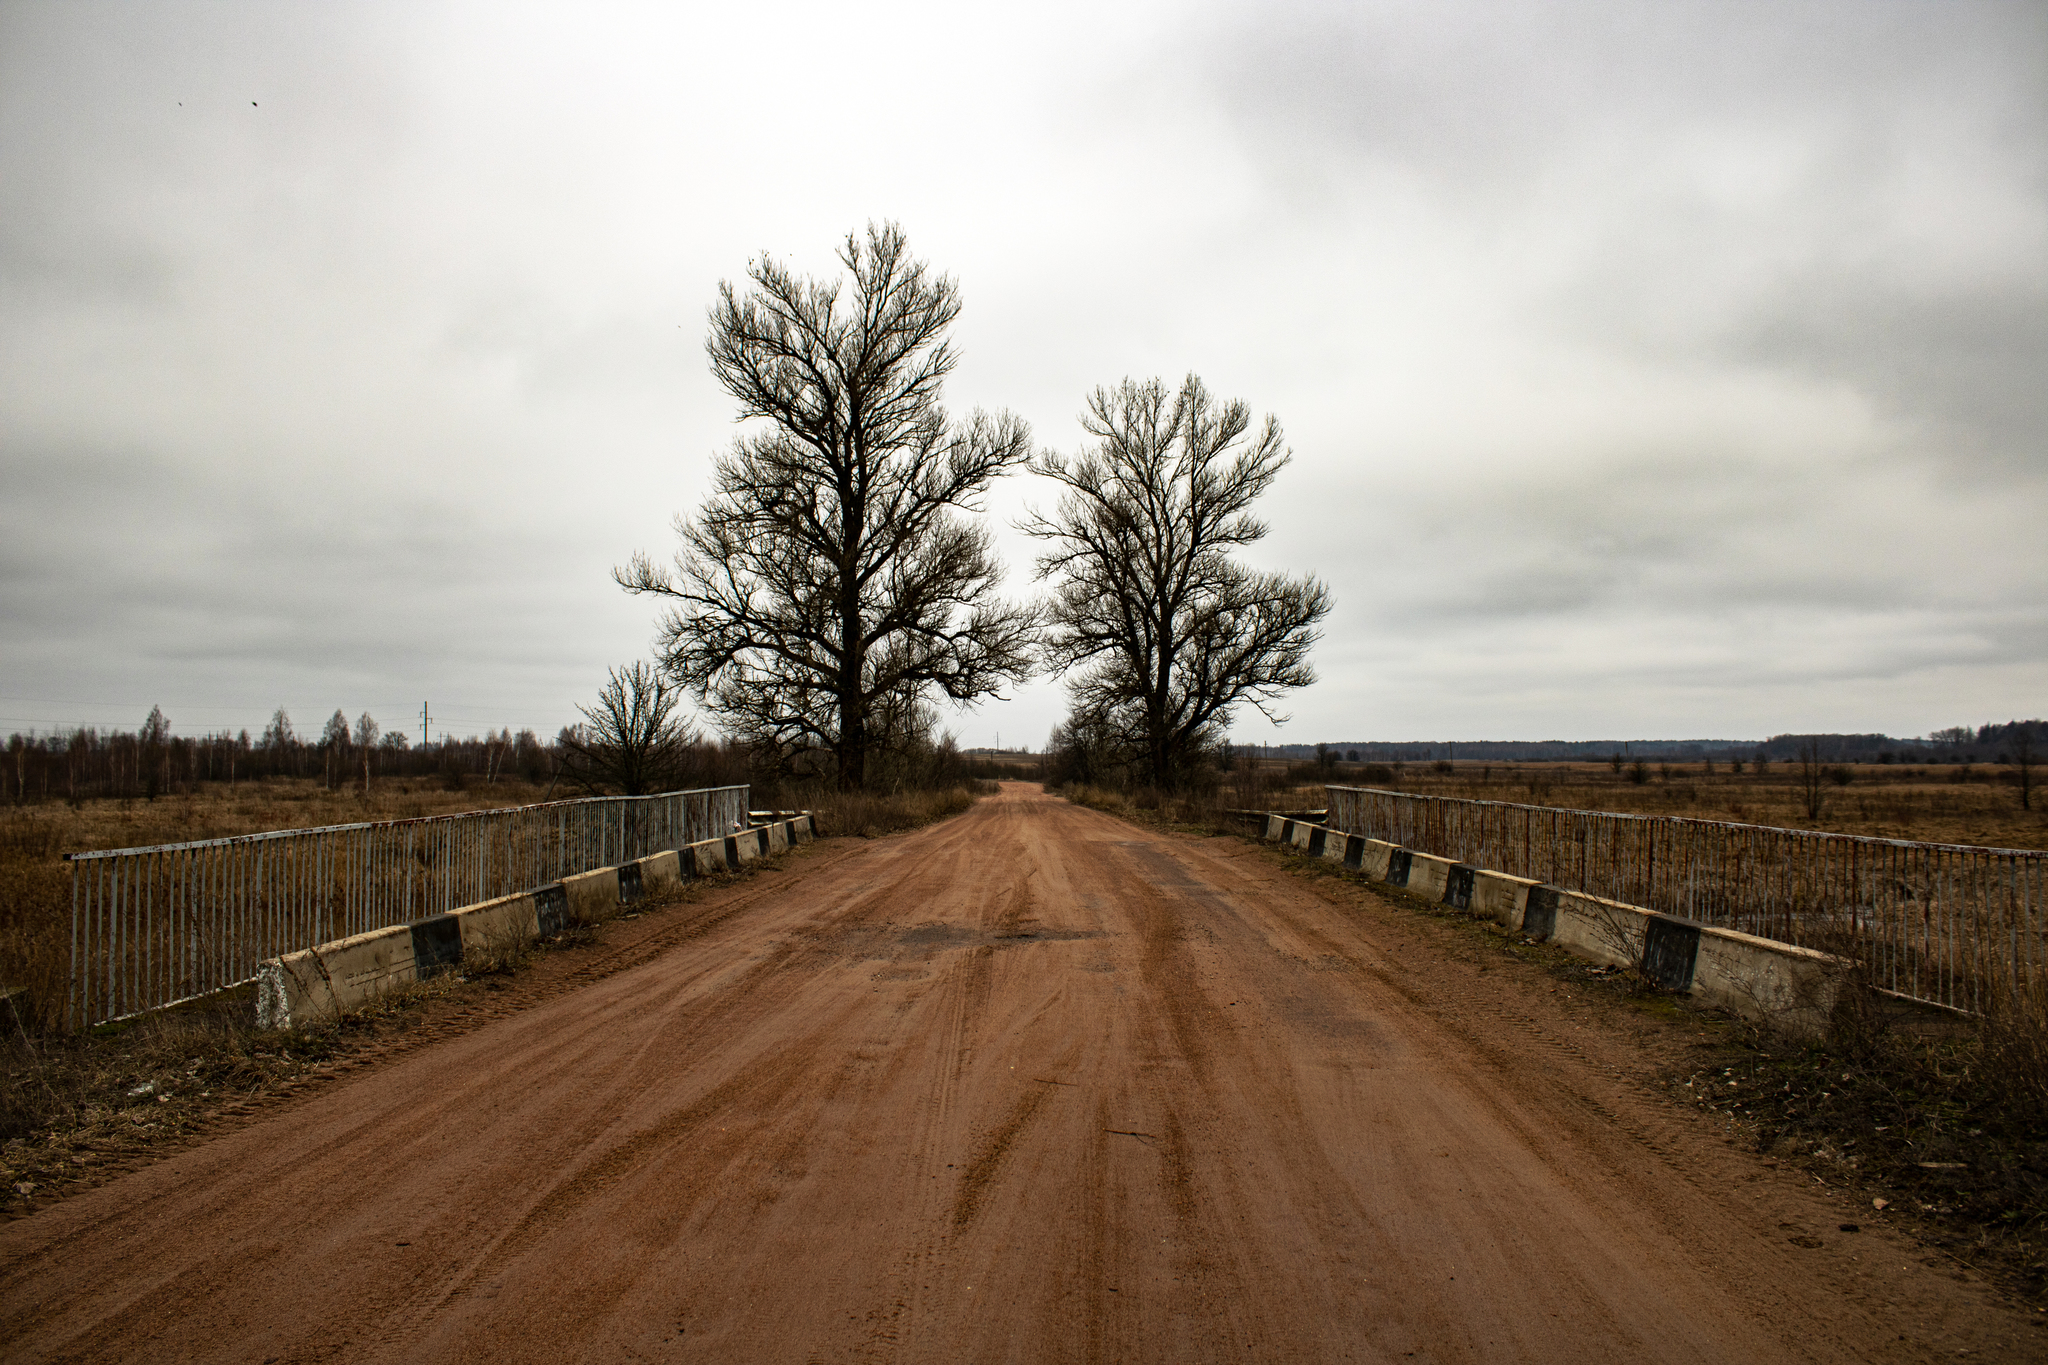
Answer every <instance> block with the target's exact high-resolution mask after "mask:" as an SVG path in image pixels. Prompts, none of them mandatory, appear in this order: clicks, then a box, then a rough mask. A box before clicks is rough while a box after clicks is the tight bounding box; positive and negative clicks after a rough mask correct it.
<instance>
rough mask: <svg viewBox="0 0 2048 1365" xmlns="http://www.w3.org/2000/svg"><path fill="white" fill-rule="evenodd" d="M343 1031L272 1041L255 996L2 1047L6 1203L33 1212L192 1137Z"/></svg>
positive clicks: (294, 1073) (274, 1036)
mask: <svg viewBox="0 0 2048 1365" xmlns="http://www.w3.org/2000/svg"><path fill="white" fill-rule="evenodd" d="M338 1037H339V1030H338V1029H334V1028H327V1029H310V1030H304V1031H301V1032H298V1033H291V1034H287V1033H277V1032H265V1031H262V1030H259V1029H257V1027H256V1013H255V1006H254V998H253V992H252V991H250V990H248V989H246V988H245V989H242V990H239V991H233V992H226V993H224V994H222V995H220V996H217V997H215V998H213V999H210V1000H207V1001H204V1002H199V1003H195V1004H193V1005H190V1006H186V1007H184V1008H182V1009H177V1010H172V1011H167V1012H165V1013H162V1014H158V1015H152V1016H148V1017H145V1018H142V1019H139V1020H135V1021H133V1022H131V1023H128V1024H124V1025H116V1026H109V1027H105V1028H101V1029H98V1030H94V1031H93V1032H91V1033H85V1034H60V1035H54V1036H46V1037H41V1038H31V1037H30V1036H29V1035H28V1034H27V1033H26V1032H24V1031H22V1030H20V1029H16V1030H15V1031H14V1033H13V1036H11V1037H9V1038H7V1039H6V1040H5V1041H4V1043H0V1182H4V1184H0V1195H4V1196H5V1205H4V1206H5V1208H6V1210H7V1211H8V1212H11V1213H21V1212H26V1211H28V1210H29V1209H31V1208H33V1207H34V1206H35V1205H36V1204H38V1203H40V1202H43V1201H44V1200H46V1199H48V1198H50V1197H52V1196H53V1195H56V1194H59V1193H61V1192H62V1191H63V1190H64V1189H66V1188H67V1187H68V1186H71V1185H75V1184H77V1183H79V1182H80V1181H81V1180H85V1179H90V1178H96V1177H97V1175H98V1170H97V1169H96V1168H98V1167H102V1166H104V1165H106V1164H108V1163H116V1162H119V1161H121V1160H122V1159H123V1158H126V1157H131V1156H134V1155H136V1154H137V1153H140V1152H144V1151H147V1150H149V1149H151V1148H153V1147H156V1146H158V1145H160V1144H162V1143H163V1142H165V1141H167V1140H172V1139H176V1138H179V1137H183V1136H184V1135H185V1134H187V1133H189V1132H191V1131H192V1130H194V1129H195V1128H197V1127H198V1126H199V1125H200V1124H202V1123H203V1122H205V1121H206V1120H207V1119H209V1118H211V1117H213V1116H214V1115H217V1114H220V1113H224V1112H225V1113H233V1112H236V1111H238V1110H239V1109H240V1108H241V1107H243V1106H244V1105H245V1104H246V1103H247V1102H248V1101H249V1100H250V1099H252V1098H254V1097H256V1096H258V1095H260V1094H263V1093H265V1092H266V1091H269V1090H272V1089H275V1088H277V1087H278V1086H280V1085H282V1084H288V1083H289V1082H290V1081H292V1080H293V1079H294V1078H296V1077H298V1076H300V1075H302V1074H304V1073H305V1072H307V1071H308V1070H311V1069H313V1068H315V1067H318V1066H321V1065H322V1064H324V1063H325V1062H326V1061H327V1060H328V1059H329V1058H331V1057H332V1056H333V1054H334V1051H335V1047H336V1042H337V1039H338Z"/></svg>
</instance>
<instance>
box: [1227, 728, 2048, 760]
mask: <svg viewBox="0 0 2048 1365" xmlns="http://www.w3.org/2000/svg"><path fill="white" fill-rule="evenodd" d="M2044 747H2048V723H2044V722H2043V721H2041V720H2038V719H2036V720H2013V721H2006V722H2005V723H2003V724H1999V725H1978V726H1968V725H1957V726H1952V727H1949V728H1947V729H1942V730H1937V731H1935V732H1934V733H1933V734H1931V735H1927V736H1925V737H1916V738H1907V739H1901V738H1895V737H1893V736H1891V735H1882V734H1783V735H1772V736H1771V737H1770V738H1769V739H1764V740H1753V739H1749V740H1734V739H1730V740H1711V739H1710V740H1640V739H1639V740H1607V739H1602V740H1457V741H1450V740H1445V741H1438V742H1430V743H1421V742H1416V743H1389V742H1385V741H1362V740H1352V741H1349V742H1342V743H1335V744H1331V743H1322V744H1251V745H1239V746H1237V751H1238V752H1239V753H1240V754H1242V755H1245V756H1249V757H1266V758H1284V759H1291V760H1302V759H1315V758H1317V757H1318V756H1319V755H1320V754H1322V753H1324V752H1325V751H1327V753H1329V754H1330V755H1333V756H1334V759H1335V761H1338V762H1346V763H1422V762H1429V761H1432V760H1459V759H1472V760H1480V759H1483V760H1486V761H1489V762H1494V763H1502V762H1510V763H1511V762H1553V763H1569V762H1580V763H1606V762H1608V761H1610V760H1611V759H1612V758H1613V757H1615V756H1616V755H1620V756H1621V757H1622V758H1623V760H1624V761H1630V760H1634V759H1646V760H1652V761H1656V760H1663V761H1669V762H1677V761H1680V760H1691V761H1693V762H1699V761H1700V760H1703V759H1705V760H1711V761H1713V762H1716V763H1719V762H1725V761H1743V762H1748V761H1752V760H1754V759H1757V758H1762V759H1764V760H1765V761H1767V762H1773V763H1779V762H1796V761H1798V760H1799V759H1800V757H1801V756H1802V754H1803V753H1805V752H1807V751H1808V750H1811V751H1812V752H1813V754H1814V755H1815V756H1817V757H1818V758H1819V759H1821V760H1823V761H1825V762H1828V763H2012V762H2018V761H2019V760H2020V754H2021V750H2022V749H2023V748H2026V749H2030V750H2032V751H2034V752H2036V753H2038V752H2039V751H2040V750H2041V749H2043V748H2044Z"/></svg>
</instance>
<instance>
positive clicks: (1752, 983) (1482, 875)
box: [1264, 815, 1853, 1037]
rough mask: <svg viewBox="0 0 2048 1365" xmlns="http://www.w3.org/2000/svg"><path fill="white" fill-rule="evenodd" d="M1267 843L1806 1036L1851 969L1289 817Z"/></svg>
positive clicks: (1268, 831) (1269, 820) (1277, 821)
mask: <svg viewBox="0 0 2048 1365" xmlns="http://www.w3.org/2000/svg"><path fill="white" fill-rule="evenodd" d="M1264 834H1265V838H1266V839H1267V840H1268V841H1270V842H1274V843H1280V844H1285V845H1287V846H1288V847H1290V848H1295V849H1299V850H1301V851H1302V852H1304V853H1306V854H1308V855H1309V856H1310V857H1314V858H1323V859H1327V860H1330V861H1335V862H1341V863H1342V864H1343V865H1344V866H1345V867H1346V868H1347V869H1349V870H1351V871H1353V872H1357V873H1359V874H1360V875H1361V876H1363V877H1365V878H1366V879H1367V880H1369V881H1374V882H1379V883H1382V884H1384V885H1388V886H1396V887H1400V888H1402V889H1403V890H1405V891H1407V892H1409V893H1410V894H1413V895H1418V896H1422V897H1424V898H1425V899H1427V900H1430V901H1434V902H1437V903H1439V904H1446V905H1451V906H1455V907H1456V908H1458V909H1461V910H1466V911H1469V912H1470V913H1472V914H1475V915H1480V916H1483V917H1485V918H1487V919H1491V920H1492V921H1494V922H1495V923H1496V924H1499V925H1500V926H1501V927H1502V928H1504V929H1507V930H1509V931H1511V932H1514V933H1519V934H1523V935H1526V936H1527V937H1529V938H1533V939H1537V940H1539V941H1543V942H1550V943H1555V944H1557V945H1558V946H1559V947H1561V948H1565V949H1567V950H1569V951H1570V952H1572V953H1574V954H1576V955H1578V956H1580V957H1583V958H1586V959H1588V960H1590V961H1593V962H1599V963H1603V964H1606V965H1610V966H1616V967H1625V968H1629V969H1631V970H1634V971H1637V972H1640V973H1641V974H1642V975H1643V976H1645V977H1647V978H1648V979H1649V980H1651V981H1653V982H1655V983H1656V984H1657V985H1658V986H1659V987H1661V988H1663V989H1665V990H1668V991H1671V992H1673V993H1675V994H1679V995H1684V996H1687V997H1689V998H1691V999H1693V1000H1696V1001H1698V1002H1699V1003H1700V1004H1703V1005H1709V1006H1714V1007H1716V1008H1720V1009H1726V1010H1730V1011H1732V1012H1734V1013H1736V1014H1740V1015H1743V1016H1744V1017H1747V1018H1751V1019H1761V1020H1764V1021H1766V1022H1769V1023H1770V1024H1772V1025H1773V1026H1774V1027H1777V1028H1780V1029H1783V1030H1785V1031H1787V1032H1789V1033H1793V1034H1797V1035H1800V1036H1804V1037H1813V1036H1817V1035H1818V1034H1821V1033H1824V1032H1825V1031H1826V1029H1827V1025H1828V1019H1829V1017H1830V1016H1831V1014H1832V1013H1833V1010H1834V1005H1835V1000H1836V997H1837V994H1838V993H1839V991H1840V989H1841V983H1842V981H1843V978H1844V975H1845V973H1846V971H1847V969H1848V968H1849V967H1850V966H1852V965H1853V964H1851V963H1849V962H1848V961H1846V960H1845V959H1842V958H1839V957H1833V956H1830V955H1829V954H1826V953H1822V952H1817V951H1815V950H1813V949H1811V948H1801V947H1798V946H1796V945H1794V944H1790V943H1779V942H1777V941H1775V940H1772V939H1766V938H1759V937H1757V936H1756V935H1754V934H1745V933H1741V932H1739V931H1737V930H1734V929H1723V928H1719V927H1717V926H1715V925H1710V924H1700V923H1697V922H1695V921H1692V920H1688V919H1683V918H1681V917H1679V916H1677V915H1666V914H1660V913H1658V912H1657V911H1654V910H1646V909H1644V908H1643V907H1642V906H1639V905H1628V904H1625V903H1623V902H1621V901H1612V900H1606V899H1603V898H1601V897H1599V896H1591V895H1587V894H1585V893H1583V892H1578V891H1571V890H1567V889H1565V888H1562V887H1555V886H1546V885H1544V884H1542V883H1540V882H1535V881H1531V880H1529V879H1528V878H1526V877H1515V876H1510V875H1509V874H1507V873H1505V872H1494V871H1491V870H1489V869H1486V868H1477V867H1470V866H1468V865H1466V864H1464V863H1460V862H1457V861H1455V860H1453V859H1450V858H1439V857H1436V856H1434V855H1432V854H1428V853H1417V852H1415V851H1414V850H1412V849H1407V848H1402V847H1400V846H1399V845H1396V844H1389V843H1385V842H1383V841H1381V840H1378V839H1368V838H1365V837H1363V836H1361V835H1357V834H1347V833H1344V832H1343V831H1341V830H1334V829H1329V828H1327V827H1326V826H1321V825H1311V824H1309V823H1307V822H1305V821H1301V820H1294V819H1290V818H1287V817H1285V816H1279V815H1268V816H1267V817H1266V819H1265V828H1264Z"/></svg>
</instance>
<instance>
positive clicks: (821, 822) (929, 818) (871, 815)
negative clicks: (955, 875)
mask: <svg viewBox="0 0 2048 1365" xmlns="http://www.w3.org/2000/svg"><path fill="white" fill-rule="evenodd" d="M997 790H998V788H997V787H996V785H995V784H994V783H993V782H973V783H970V784H969V785H966V786H959V787H948V788H946V789H945V790H943V791H907V792H840V791H829V790H826V791H813V792H804V793H798V794H794V795H795V796H796V800H795V802H794V804H793V805H791V806H789V807H786V808H790V809H796V808H801V809H805V810H809V811H811V812H812V813H813V815H815V816H816V818H817V821H818V832H819V833H821V834H847V835H852V836H854V837H856V838H861V839H876V838H880V837H881V836H882V835H884V834H891V833H894V832H895V831H897V830H900V829H915V828H917V827H918V826H919V825H929V824H932V823H934V822H936V821H939V820H943V819H945V818H946V817H948V816H950V815H958V814H959V813H960V812H961V811H964V810H966V809H967V808H968V807H969V806H972V805H973V804H974V803H975V800H976V799H977V798H979V797H982V796H990V795H993V794H994V793H995V792H996V791H997Z"/></svg>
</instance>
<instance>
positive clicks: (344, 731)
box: [320, 706, 349, 787]
mask: <svg viewBox="0 0 2048 1365" xmlns="http://www.w3.org/2000/svg"><path fill="white" fill-rule="evenodd" d="M348 762H349V737H348V717H347V716H345V715H343V714H342V713H341V708H340V707H339V706H337V707H335V708H334V714H333V715H331V716H329V717H328V718H327V724H326V725H324V726H322V727H321V729H320V765H321V771H322V773H323V774H324V775H325V781H326V783H327V785H328V786H329V787H339V786H340V785H341V784H342V783H344V782H346V781H347V780H348Z"/></svg>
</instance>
